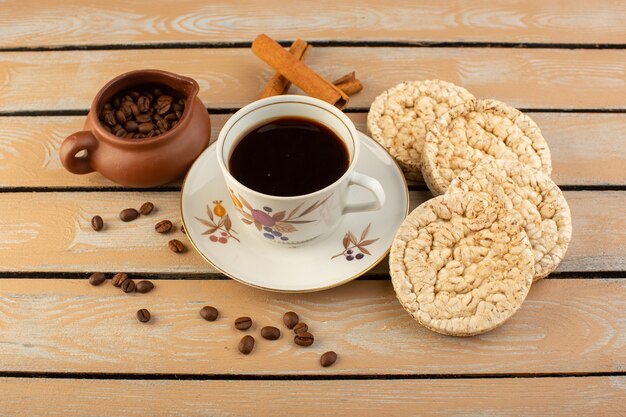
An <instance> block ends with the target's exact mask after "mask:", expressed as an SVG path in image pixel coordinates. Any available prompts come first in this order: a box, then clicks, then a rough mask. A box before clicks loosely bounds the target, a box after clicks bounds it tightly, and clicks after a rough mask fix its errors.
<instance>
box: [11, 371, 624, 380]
mask: <svg viewBox="0 0 626 417" xmlns="http://www.w3.org/2000/svg"><path fill="white" fill-rule="evenodd" d="M611 376H626V371H620V372H566V373H558V372H555V373H502V374H420V375H411V374H410V375H404V374H354V375H350V374H347V375H345V374H344V375H319V374H317V375H306V374H305V375H302V374H284V375H256V374H231V375H228V374H159V373H156V374H138V373H128V374H124V373H96V372H79V373H71V372H22V371H4V372H0V378H40V379H43V378H48V379H87V380H89V379H91V380H94V379H106V380H150V381H153V380H161V381H336V380H415V379H426V380H428V379H459V380H465V379H510V378H518V379H530V378H588V377H611Z"/></svg>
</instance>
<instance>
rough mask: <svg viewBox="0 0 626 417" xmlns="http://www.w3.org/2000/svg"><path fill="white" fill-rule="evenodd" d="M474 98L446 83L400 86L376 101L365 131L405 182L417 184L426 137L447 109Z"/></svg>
mask: <svg viewBox="0 0 626 417" xmlns="http://www.w3.org/2000/svg"><path fill="white" fill-rule="evenodd" d="M473 98H474V96H473V95H472V94H471V93H470V92H469V91H467V90H466V89H464V88H462V87H459V86H456V85H454V84H452V83H449V82H446V81H440V80H424V81H407V82H403V83H400V84H398V85H396V86H395V87H393V88H390V89H389V90H386V91H384V92H383V93H382V94H381V95H379V96H378V97H376V99H375V100H374V102H373V103H372V105H371V107H370V111H369V114H368V115H367V130H368V132H369V135H370V136H371V137H372V138H373V139H374V140H376V141H377V142H378V143H380V144H381V145H383V146H384V147H385V149H387V150H388V151H389V153H390V154H391V156H393V157H394V158H395V159H396V161H398V165H400V167H401V168H402V171H403V172H404V174H405V176H406V178H407V179H411V180H420V179H421V178H422V176H421V174H420V164H421V152H422V146H423V144H424V140H425V138H426V133H427V132H428V131H429V130H430V128H431V127H432V125H433V123H434V122H435V120H436V119H437V118H438V117H440V116H441V115H443V114H444V113H446V112H447V111H448V110H449V109H450V108H452V107H455V106H458V105H460V104H463V103H465V102H466V101H468V100H471V99H473Z"/></svg>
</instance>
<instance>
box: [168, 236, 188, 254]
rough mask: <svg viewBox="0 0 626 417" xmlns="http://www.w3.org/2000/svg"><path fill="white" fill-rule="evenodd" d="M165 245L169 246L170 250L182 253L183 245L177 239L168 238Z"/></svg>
mask: <svg viewBox="0 0 626 417" xmlns="http://www.w3.org/2000/svg"><path fill="white" fill-rule="evenodd" d="M167 245H168V246H169V248H170V250H171V251H172V252H175V253H182V252H184V251H185V245H183V242H181V241H180V240H178V239H172V240H170V241H169V242H167Z"/></svg>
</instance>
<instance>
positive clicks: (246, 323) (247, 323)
mask: <svg viewBox="0 0 626 417" xmlns="http://www.w3.org/2000/svg"><path fill="white" fill-rule="evenodd" d="M251 326H252V319H251V318H250V317H239V318H238V319H236V320H235V329H238V330H248V329H249V328H250V327H251Z"/></svg>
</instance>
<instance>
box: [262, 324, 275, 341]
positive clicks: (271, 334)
mask: <svg viewBox="0 0 626 417" xmlns="http://www.w3.org/2000/svg"><path fill="white" fill-rule="evenodd" d="M261 336H263V338H264V339H267V340H276V339H278V338H279V337H280V330H278V329H277V328H276V327H272V326H265V327H263V328H262V329H261Z"/></svg>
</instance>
